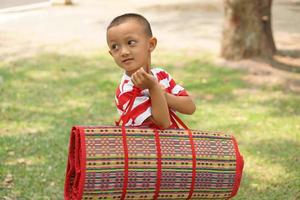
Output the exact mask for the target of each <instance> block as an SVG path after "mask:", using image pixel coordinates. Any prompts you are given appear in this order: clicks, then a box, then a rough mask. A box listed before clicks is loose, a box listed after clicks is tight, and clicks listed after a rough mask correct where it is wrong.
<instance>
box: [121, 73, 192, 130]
mask: <svg viewBox="0 0 300 200" xmlns="http://www.w3.org/2000/svg"><path fill="white" fill-rule="evenodd" d="M151 72H152V74H153V76H154V77H155V78H156V79H157V80H158V82H159V84H161V85H163V86H164V88H165V91H166V92H168V93H171V94H173V95H176V96H188V94H187V92H186V90H185V89H184V88H183V87H182V86H180V85H178V84H176V83H175V81H174V79H173V78H172V77H171V75H170V74H168V73H167V72H166V71H165V70H163V69H161V68H154V69H151ZM133 86H134V84H133V82H132V81H131V77H130V76H128V75H127V74H126V73H124V75H123V77H122V80H121V83H120V85H119V86H118V88H117V90H116V96H115V99H116V106H117V110H118V112H119V114H120V116H122V115H123V113H124V112H126V109H127V107H128V104H129V101H130V100H131V99H132V97H133V93H134V92H133ZM131 112H132V113H131V114H132V117H131V118H130V119H129V121H128V122H127V123H126V126H140V125H143V123H144V121H145V120H146V119H147V118H148V117H150V116H151V115H152V112H151V99H150V96H149V90H148V89H144V90H140V91H139V92H138V94H137V97H136V99H135V101H134V103H133V106H132V109H131Z"/></svg>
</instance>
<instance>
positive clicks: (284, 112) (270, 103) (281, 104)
mask: <svg viewBox="0 0 300 200" xmlns="http://www.w3.org/2000/svg"><path fill="white" fill-rule="evenodd" d="M287 95H288V94H287ZM299 103H300V97H299V96H290V97H288V98H272V99H268V100H266V101H263V102H260V103H259V104H261V105H263V106H264V107H268V108H269V109H270V111H269V113H268V115H270V116H275V117H288V116H299V115H300V106H299Z"/></svg>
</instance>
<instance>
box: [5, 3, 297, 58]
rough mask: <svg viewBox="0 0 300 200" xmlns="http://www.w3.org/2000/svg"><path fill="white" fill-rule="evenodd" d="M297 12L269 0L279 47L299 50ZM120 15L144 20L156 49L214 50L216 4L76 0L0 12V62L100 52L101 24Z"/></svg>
mask: <svg viewBox="0 0 300 200" xmlns="http://www.w3.org/2000/svg"><path fill="white" fill-rule="evenodd" d="M161 2H163V3H161ZM179 3H180V4H179ZM167 4H168V5H167ZM299 11H300V6H291V5H290V4H288V3H287V2H286V1H284V0H277V1H276V0H275V5H274V7H273V16H274V20H273V24H274V35H275V40H276V43H277V46H278V47H279V48H284V49H300V26H299V23H298V22H297V20H298V19H299V18H300V12H299ZM125 12H138V13H141V14H143V15H144V16H146V17H147V18H148V19H149V20H150V22H151V24H152V28H153V32H154V34H155V35H156V36H157V38H158V41H159V43H158V44H159V45H158V50H164V49H167V50H169V51H172V50H174V51H177V50H183V51H188V52H192V53H200V52H212V53H214V54H218V52H219V48H220V39H221V32H222V20H223V17H222V16H223V14H222V0H210V1H196V0H180V1H179V0H172V1H171V0H164V1H159V0H153V1H148V0H110V1H99V0H77V4H76V5H75V6H52V7H44V8H40V9H34V10H28V11H23V12H10V13H0V59H2V60H3V59H4V60H5V59H10V58H18V57H20V56H24V55H29V54H34V53H38V52H42V51H56V52H62V53H72V52H75V53H78V52H80V53H82V52H86V53H88V52H95V51H99V49H103V50H104V49H106V39H105V29H106V26H107V24H108V23H109V22H110V20H112V18H113V17H115V16H117V15H119V14H122V13H125Z"/></svg>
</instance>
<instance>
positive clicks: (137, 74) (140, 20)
mask: <svg viewBox="0 0 300 200" xmlns="http://www.w3.org/2000/svg"><path fill="white" fill-rule="evenodd" d="M107 44H108V46H109V53H110V55H111V56H112V57H113V58H114V60H115V62H116V64H117V65H118V66H119V67H121V68H122V69H124V70H125V73H124V75H123V77H122V80H121V83H120V85H119V87H118V88H117V91H116V105H117V109H118V111H119V113H120V114H121V116H122V114H124V112H125V113H126V111H127V110H126V109H128V104H129V102H130V100H131V99H132V98H133V94H134V92H133V91H134V88H135V87H137V88H140V89H139V90H138V94H137V97H136V99H135V100H134V104H133V107H132V109H131V113H130V114H131V117H130V119H129V121H128V122H127V124H126V126H149V127H150V126H152V127H153V126H154V127H158V128H178V127H177V126H176V124H173V123H172V122H171V118H170V113H169V108H171V109H173V110H175V111H178V112H181V113H184V114H193V113H194V112H195V110H196V106H195V104H194V103H193V101H192V99H191V97H189V96H188V94H187V92H186V91H185V89H184V88H183V87H181V86H179V85H177V84H176V83H175V81H174V80H173V79H172V78H171V76H170V75H169V74H168V73H167V72H166V71H164V70H163V69H160V68H153V69H151V52H152V51H153V50H154V49H155V47H156V44H157V39H156V38H155V37H153V36H152V31H151V27H150V24H149V22H148V21H147V20H146V19H145V18H144V17H143V16H141V15H139V14H134V13H128V14H124V15H121V16H118V17H116V18H115V19H114V20H113V21H112V22H111V23H110V25H109V26H108V27H107Z"/></svg>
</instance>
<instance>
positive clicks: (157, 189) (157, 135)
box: [153, 129, 161, 200]
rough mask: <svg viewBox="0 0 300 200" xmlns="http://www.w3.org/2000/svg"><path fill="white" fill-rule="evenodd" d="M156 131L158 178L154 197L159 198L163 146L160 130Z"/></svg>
mask: <svg viewBox="0 0 300 200" xmlns="http://www.w3.org/2000/svg"><path fill="white" fill-rule="evenodd" d="M154 133H155V143H156V152H157V178H156V184H155V185H156V187H155V193H154V196H153V199H154V200H156V199H157V198H158V194H159V191H160V180H161V148H160V139H159V132H158V130H157V129H154Z"/></svg>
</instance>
